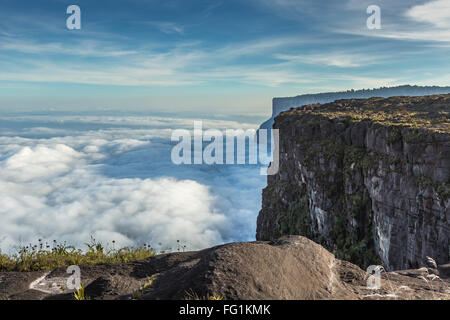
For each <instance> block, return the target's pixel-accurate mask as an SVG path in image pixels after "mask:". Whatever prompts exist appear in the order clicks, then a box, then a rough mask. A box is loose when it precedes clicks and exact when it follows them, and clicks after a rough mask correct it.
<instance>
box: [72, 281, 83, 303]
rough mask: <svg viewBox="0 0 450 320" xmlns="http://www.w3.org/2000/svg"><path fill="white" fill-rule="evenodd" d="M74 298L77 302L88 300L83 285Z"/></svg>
mask: <svg viewBox="0 0 450 320" xmlns="http://www.w3.org/2000/svg"><path fill="white" fill-rule="evenodd" d="M73 297H74V299H75V300H86V297H85V296H84V285H83V284H81V285H80V287H79V288H78V289H77V290H76V291H75V292H74V293H73Z"/></svg>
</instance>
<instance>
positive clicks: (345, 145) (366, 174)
mask: <svg viewBox="0 0 450 320" xmlns="http://www.w3.org/2000/svg"><path fill="white" fill-rule="evenodd" d="M449 112H450V95H436V96H425V97H393V98H389V99H383V98H372V99H367V100H357V99H352V100H340V101H336V102H333V103H329V104H325V105H310V106H305V107H302V108H298V109H291V110H290V111H287V112H284V113H281V114H280V115H279V116H278V117H277V118H276V119H275V124H274V128H278V129H280V171H279V173H278V174H277V175H275V176H269V178H268V186H267V188H266V189H265V190H264V191H263V206H262V210H261V212H260V214H259V217H258V223H257V239H258V240H270V239H276V238H278V237H280V236H282V235H287V234H299V235H304V236H307V237H309V238H311V239H313V240H314V241H316V242H318V243H320V244H322V245H324V246H325V247H326V248H327V249H329V250H331V251H332V252H334V253H335V254H336V255H337V257H338V258H340V259H344V260H348V261H351V262H354V263H356V264H358V265H359V266H361V267H364V268H365V267H367V266H368V265H371V264H377V263H382V264H383V265H384V266H385V268H386V269H389V270H394V269H395V270H399V269H409V268H417V267H419V266H422V265H423V262H424V261H426V257H427V256H430V257H432V258H434V259H435V260H436V261H437V262H438V264H444V263H447V262H448V261H449V251H450V247H449V245H450V243H449V237H450V226H449V222H450V200H449V193H450V190H449V189H450V184H449V177H450V134H449V133H450V122H449Z"/></svg>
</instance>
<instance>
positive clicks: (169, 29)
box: [147, 21, 184, 34]
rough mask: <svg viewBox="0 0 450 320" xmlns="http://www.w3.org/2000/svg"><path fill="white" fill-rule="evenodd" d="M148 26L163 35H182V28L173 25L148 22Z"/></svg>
mask: <svg viewBox="0 0 450 320" xmlns="http://www.w3.org/2000/svg"><path fill="white" fill-rule="evenodd" d="M147 23H148V24H150V25H152V26H155V27H156V28H158V30H159V31H161V32H163V33H165V34H175V33H176V34H183V33H184V27H182V26H180V25H178V24H176V23H174V22H167V21H149V22H147Z"/></svg>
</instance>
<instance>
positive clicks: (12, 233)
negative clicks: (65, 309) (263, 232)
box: [0, 117, 265, 251]
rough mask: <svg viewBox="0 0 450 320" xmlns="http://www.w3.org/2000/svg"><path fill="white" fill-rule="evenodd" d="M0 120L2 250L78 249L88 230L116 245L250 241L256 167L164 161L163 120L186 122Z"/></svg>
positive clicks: (189, 245) (167, 153)
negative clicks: (56, 244) (40, 245)
mask: <svg viewBox="0 0 450 320" xmlns="http://www.w3.org/2000/svg"><path fill="white" fill-rule="evenodd" d="M6 121H8V123H9V124H11V123H13V124H14V126H13V128H10V129H9V131H4V132H3V135H0V203H1V206H0V217H1V221H2V223H1V224H0V249H2V250H3V251H10V250H12V249H15V248H17V247H18V246H20V245H26V244H28V243H30V242H31V243H36V242H37V240H38V239H43V240H44V241H47V242H49V243H51V242H52V241H53V240H54V239H55V240H58V241H67V242H68V243H71V244H75V245H77V246H80V247H82V246H83V244H84V243H85V242H87V241H89V238H90V236H91V235H92V236H94V237H95V238H96V239H97V240H100V241H103V242H111V241H112V240H114V241H115V242H116V246H119V247H121V246H136V245H142V244H143V243H150V244H151V245H153V246H154V247H157V248H158V249H166V248H168V247H171V248H176V243H177V242H176V241H177V240H180V241H181V243H182V244H186V246H187V248H188V249H200V248H205V247H209V246H212V245H215V244H220V243H223V242H226V241H239V240H249V239H251V238H253V237H254V232H255V221H256V215H257V211H258V209H259V205H260V203H259V202H260V197H259V194H260V192H261V190H260V189H261V188H262V187H263V184H264V183H265V181H264V178H263V177H261V176H259V175H258V172H259V171H258V168H245V167H222V168H217V167H202V166H185V167H177V166H174V165H172V164H171V163H170V151H171V145H170V144H169V140H168V136H169V135H170V127H169V126H168V123H171V124H172V125H175V126H176V127H189V126H190V124H191V121H186V120H180V119H172V121H169V122H168V123H165V122H164V121H163V118H151V117H147V118H144V119H142V118H130V117H128V118H123V117H77V118H75V117H61V118H58V119H56V118H53V119H52V118H48V117H30V118H26V117H25V118H15V119H0V124H2V123H5V122H6ZM119 123H120V124H121V127H117V126H118V124H119ZM143 123H147V124H149V123H152V126H148V125H147V126H145V127H144V128H142V124H143ZM89 124H92V125H94V126H97V127H99V124H102V125H103V126H104V127H102V129H96V130H92V129H91V128H90V127H89V126H88V125H89ZM124 124H126V125H125V126H124ZM57 125H59V126H63V127H67V129H66V130H62V129H61V128H55V126H57ZM206 126H210V127H213V126H214V127H219V128H221V127H224V126H225V127H226V126H229V127H237V126H238V124H237V123H232V122H228V123H227V122H224V121H217V122H215V121H209V122H206V124H205V127H206ZM246 126H247V127H248V125H242V127H244V128H245V127H246ZM0 127H1V125H0ZM81 128H84V129H81ZM63 132H64V134H63ZM255 194H256V195H255ZM159 243H161V245H159Z"/></svg>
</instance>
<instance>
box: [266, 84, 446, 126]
mask: <svg viewBox="0 0 450 320" xmlns="http://www.w3.org/2000/svg"><path fill="white" fill-rule="evenodd" d="M447 93H450V87H437V86H433V87H422V86H409V85H406V86H398V87H391V88H379V89H368V90H348V91H342V92H327V93H318V94H304V95H300V96H296V97H289V98H274V99H273V101H272V117H271V118H270V119H269V120H267V121H266V122H264V123H263V124H262V125H261V129H271V128H272V126H273V122H274V119H275V117H276V116H277V115H279V114H280V113H281V112H283V111H287V110H289V109H290V108H292V107H300V106H304V105H309V104H314V103H329V102H333V101H336V100H342V99H368V98H372V97H383V98H388V97H392V96H424V95H433V94H447Z"/></svg>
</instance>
